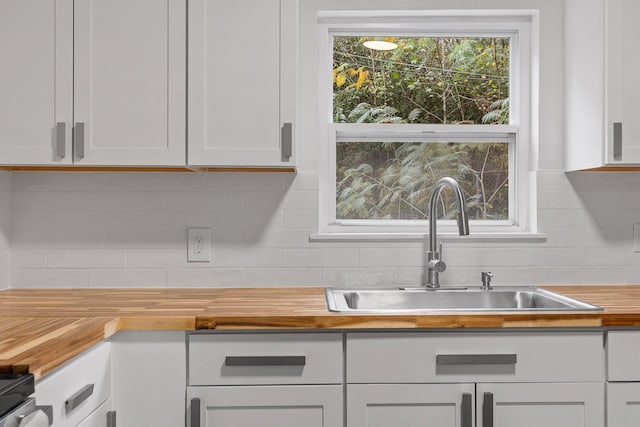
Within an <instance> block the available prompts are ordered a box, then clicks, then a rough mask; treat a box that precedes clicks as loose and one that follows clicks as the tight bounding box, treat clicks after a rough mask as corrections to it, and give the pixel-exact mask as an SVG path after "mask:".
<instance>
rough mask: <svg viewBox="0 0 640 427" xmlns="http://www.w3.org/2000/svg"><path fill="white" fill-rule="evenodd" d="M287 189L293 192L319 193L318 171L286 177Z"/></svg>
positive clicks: (302, 172) (303, 172)
mask: <svg viewBox="0 0 640 427" xmlns="http://www.w3.org/2000/svg"><path fill="white" fill-rule="evenodd" d="M285 187H286V188H288V189H289V190H293V191H305V190H307V191H317V190H318V171H301V172H298V173H297V174H295V175H291V174H288V175H286V176H285Z"/></svg>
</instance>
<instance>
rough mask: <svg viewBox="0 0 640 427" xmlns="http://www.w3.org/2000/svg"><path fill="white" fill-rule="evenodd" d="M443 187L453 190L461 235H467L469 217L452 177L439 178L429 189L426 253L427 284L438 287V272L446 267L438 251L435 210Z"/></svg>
mask: <svg viewBox="0 0 640 427" xmlns="http://www.w3.org/2000/svg"><path fill="white" fill-rule="evenodd" d="M445 187H449V188H451V189H452V190H453V192H454V195H455V198H456V204H457V206H458V217H457V222H458V233H459V234H460V235H461V236H468V235H469V218H468V216H467V208H466V204H465V201H464V196H463V195H462V189H461V188H460V185H459V184H458V181H456V180H455V179H453V178H450V177H444V178H441V179H440V180H439V181H438V182H437V183H436V185H435V186H434V187H433V189H432V190H431V195H430V196H429V252H428V253H427V261H428V263H427V265H428V277H427V286H429V287H430V288H439V287H440V281H439V274H440V273H442V272H444V271H445V269H446V268H447V266H446V264H445V263H444V262H443V261H442V259H441V258H442V254H441V253H440V252H441V251H438V247H437V246H438V231H437V223H438V221H437V211H438V200H439V199H440V195H441V193H442V190H444V189H445Z"/></svg>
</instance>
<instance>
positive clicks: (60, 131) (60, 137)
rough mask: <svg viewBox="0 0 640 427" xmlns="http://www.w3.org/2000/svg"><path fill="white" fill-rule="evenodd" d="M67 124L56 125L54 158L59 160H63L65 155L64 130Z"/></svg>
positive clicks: (59, 123)
mask: <svg viewBox="0 0 640 427" xmlns="http://www.w3.org/2000/svg"><path fill="white" fill-rule="evenodd" d="M66 128H67V124H66V123H65V122H58V123H56V156H57V157H58V158H60V159H64V157H65V156H66V155H67V152H66V141H65V135H66V130H67V129H66Z"/></svg>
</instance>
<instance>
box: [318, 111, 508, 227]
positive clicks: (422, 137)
mask: <svg viewBox="0 0 640 427" xmlns="http://www.w3.org/2000/svg"><path fill="white" fill-rule="evenodd" d="M406 127H411V129H406V130H405V128H406ZM432 127H435V128H437V129H440V128H442V127H446V128H448V130H449V131H448V132H447V131H440V130H433V131H432V130H431V129H430V128H432ZM381 128H383V129H381ZM472 128H475V129H472ZM454 130H455V132H454ZM462 130H465V132H462ZM473 130H476V132H473ZM329 134H330V138H331V139H330V142H329V165H328V166H329V170H328V174H327V177H328V180H329V182H328V188H329V197H328V200H327V203H328V206H327V207H328V210H329V212H328V217H327V219H328V225H329V227H331V229H334V231H335V230H336V229H340V230H341V231H347V229H349V232H358V231H365V230H363V226H366V227H369V228H370V229H369V230H366V231H372V230H373V228H372V227H378V228H380V227H382V228H384V229H385V230H387V232H393V230H396V229H399V228H403V229H405V228H407V227H409V228H410V229H413V230H414V231H415V230H416V229H420V228H422V227H426V224H428V220H403V219H393V220H383V219H337V215H336V212H337V209H336V197H337V193H336V176H337V174H336V173H337V171H336V164H337V155H336V152H337V150H336V147H337V143H339V142H371V143H378V142H438V141H442V142H463V143H474V142H476V143H486V142H505V143H507V144H509V147H508V152H509V165H508V168H509V170H508V190H509V217H508V220H506V221H505V220H502V221H500V220H483V221H471V224H472V225H474V224H475V225H476V226H484V225H489V224H491V225H502V226H515V225H516V218H517V215H518V206H517V203H516V202H515V201H516V200H517V196H518V194H517V193H516V192H517V186H516V185H515V182H516V154H515V152H516V149H517V143H516V142H517V140H518V128H517V127H516V126H511V125H432V126H430V125H363V124H344V123H340V124H334V125H331V126H330V130H329ZM438 221H439V222H440V221H441V220H438ZM443 222H444V221H443ZM452 223H453V222H452Z"/></svg>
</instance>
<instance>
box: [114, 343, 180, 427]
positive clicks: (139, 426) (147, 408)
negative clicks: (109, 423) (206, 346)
mask: <svg viewBox="0 0 640 427" xmlns="http://www.w3.org/2000/svg"><path fill="white" fill-rule="evenodd" d="M185 337H186V333H185V332H184V331H125V332H118V333H117V334H115V335H114V336H113V337H111V338H110V341H111V344H112V346H113V407H114V408H115V409H116V410H117V418H118V423H117V424H118V427H177V426H183V425H184V420H185V404H184V396H185V389H186V385H187V384H186V383H187V381H186V377H187V372H186V360H187V354H186V352H187V348H186V342H185V341H186V338H185Z"/></svg>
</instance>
